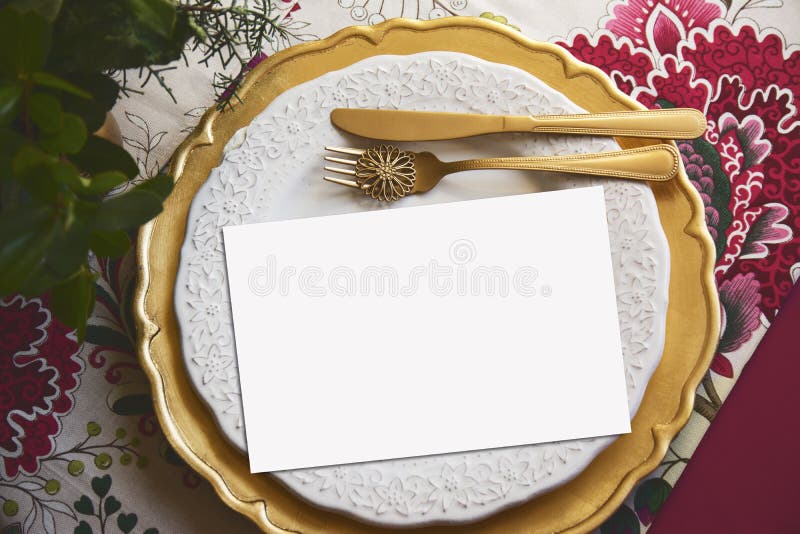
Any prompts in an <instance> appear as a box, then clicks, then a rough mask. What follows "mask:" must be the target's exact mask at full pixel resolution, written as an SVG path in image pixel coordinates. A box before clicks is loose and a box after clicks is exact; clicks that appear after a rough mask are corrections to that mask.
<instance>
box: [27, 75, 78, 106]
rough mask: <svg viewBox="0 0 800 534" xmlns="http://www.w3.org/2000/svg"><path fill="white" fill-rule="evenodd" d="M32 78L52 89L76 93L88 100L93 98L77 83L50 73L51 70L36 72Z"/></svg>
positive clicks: (35, 81)
mask: <svg viewBox="0 0 800 534" xmlns="http://www.w3.org/2000/svg"><path fill="white" fill-rule="evenodd" d="M30 79H31V80H32V81H33V82H34V83H36V84H38V85H43V86H45V87H49V88H51V89H58V90H60V91H66V92H67V93H70V94H72V95H75V96H77V97H79V98H83V99H87V100H88V99H90V98H92V95H91V94H90V93H87V92H86V91H84V90H83V89H81V88H80V87H78V86H77V85H75V84H73V83H70V82H68V81H67V80H65V79H64V78H61V77H59V76H56V75H55V74H50V73H49V72H43V71H39V72H34V73H32V74H31V76H30Z"/></svg>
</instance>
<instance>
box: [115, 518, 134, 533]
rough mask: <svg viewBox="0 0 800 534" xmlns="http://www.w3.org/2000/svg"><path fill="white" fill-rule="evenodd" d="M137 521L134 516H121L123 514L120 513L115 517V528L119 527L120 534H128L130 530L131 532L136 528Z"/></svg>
mask: <svg viewBox="0 0 800 534" xmlns="http://www.w3.org/2000/svg"><path fill="white" fill-rule="evenodd" d="M138 520H139V518H138V517H136V514H123V513H120V514H119V515H118V516H117V526H118V527H119V529H120V530H121V531H122V532H124V533H125V534H128V533H129V532H130V531H131V530H133V527H135V526H136V522H137V521H138Z"/></svg>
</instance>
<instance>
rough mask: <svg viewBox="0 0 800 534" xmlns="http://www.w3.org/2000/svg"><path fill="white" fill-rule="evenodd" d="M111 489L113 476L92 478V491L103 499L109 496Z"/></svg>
mask: <svg viewBox="0 0 800 534" xmlns="http://www.w3.org/2000/svg"><path fill="white" fill-rule="evenodd" d="M110 489H111V476H110V475H103V476H101V477H92V490H94V494H95V495H97V496H98V497H100V498H101V499H102V498H103V497H105V496H106V495H107V494H108V490H110Z"/></svg>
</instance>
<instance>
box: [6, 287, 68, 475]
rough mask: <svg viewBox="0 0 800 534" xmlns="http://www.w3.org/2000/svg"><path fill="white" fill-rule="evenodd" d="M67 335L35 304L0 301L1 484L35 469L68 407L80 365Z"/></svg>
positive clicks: (37, 301)
mask: <svg viewBox="0 0 800 534" xmlns="http://www.w3.org/2000/svg"><path fill="white" fill-rule="evenodd" d="M70 332H71V330H70V329H67V328H66V327H65V326H63V325H62V324H61V323H59V322H58V321H56V320H53V319H52V318H51V315H50V311H49V310H48V309H47V308H46V306H45V303H43V302H42V301H41V300H40V299H33V300H26V299H24V298H23V297H21V296H17V297H12V298H6V299H3V300H0V451H2V457H3V460H2V463H0V472H1V473H2V476H3V478H9V479H10V478H14V477H16V476H17V475H18V474H19V472H20V471H22V472H24V473H28V474H32V473H35V472H36V471H38V469H39V459H41V458H43V457H45V456H48V455H49V454H50V453H52V452H53V448H54V441H53V438H54V437H55V436H56V435H57V434H58V433H59V431H60V430H61V424H60V418H61V417H62V416H63V415H65V414H67V413H68V412H69V411H70V410H71V409H72V407H73V398H72V395H71V393H72V392H73V391H74V390H75V389H76V388H77V387H78V383H79V382H78V376H79V375H80V373H81V371H83V363H82V361H81V360H80V358H79V357H78V349H79V345H78V343H77V342H76V341H75V338H74V335H72V334H71V333H70Z"/></svg>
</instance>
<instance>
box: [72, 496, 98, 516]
mask: <svg viewBox="0 0 800 534" xmlns="http://www.w3.org/2000/svg"><path fill="white" fill-rule="evenodd" d="M73 506H74V507H75V511H76V512H78V513H81V514H83V515H94V503H93V502H92V500H91V499H90V498H89V497H87V496H86V495H81V498H80V499H78V500H77V501H75V502H74V503H73Z"/></svg>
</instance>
